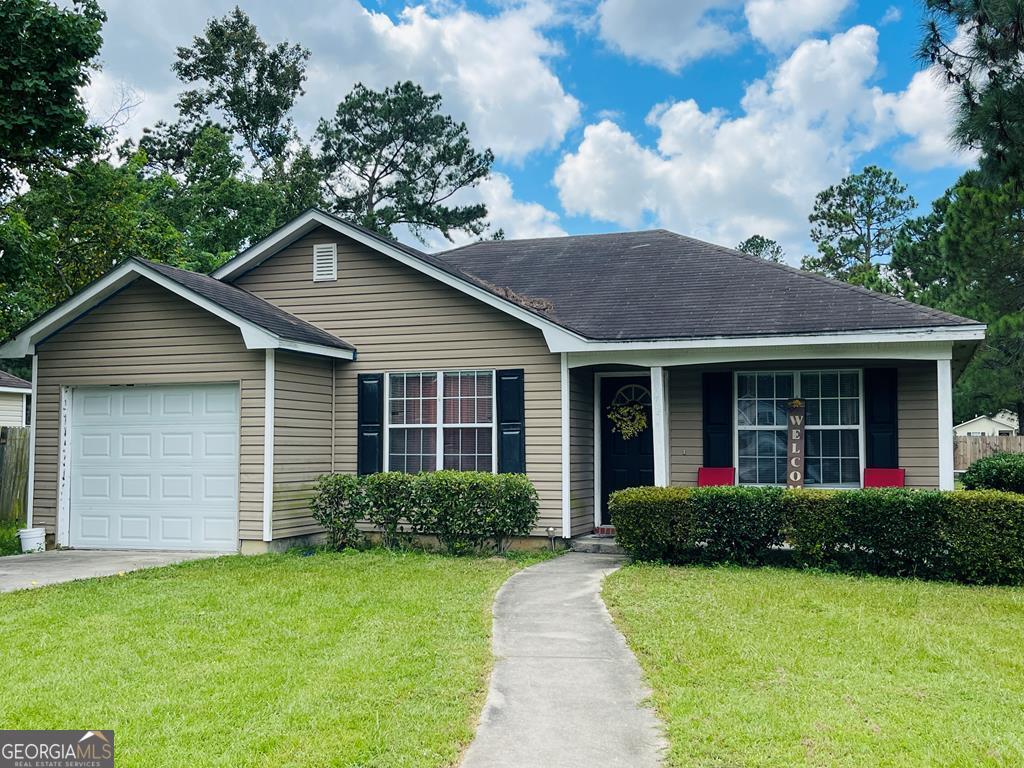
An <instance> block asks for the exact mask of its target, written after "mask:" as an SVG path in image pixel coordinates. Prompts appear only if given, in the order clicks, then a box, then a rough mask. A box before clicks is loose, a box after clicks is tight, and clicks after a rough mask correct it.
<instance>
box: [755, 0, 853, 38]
mask: <svg viewBox="0 0 1024 768" xmlns="http://www.w3.org/2000/svg"><path fill="white" fill-rule="evenodd" d="M849 5H850V0H748V2H747V3H746V5H745V7H744V14H745V15H746V17H747V23H748V24H749V25H750V34H751V35H752V36H753V37H754V39H755V40H758V41H760V42H761V43H764V44H765V45H766V46H767V47H768V48H771V49H772V50H780V49H784V48H788V47H790V46H793V45H795V44H797V43H799V42H800V41H801V40H803V39H804V38H806V37H807V35H809V34H810V33H812V32H818V31H820V30H823V29H830V28H831V27H832V26H833V25H834V24H835V23H836V21H838V20H839V16H840V14H842V12H843V11H844V10H846V8H847V7H848V6H849Z"/></svg>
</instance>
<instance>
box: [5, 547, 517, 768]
mask: <svg viewBox="0 0 1024 768" xmlns="http://www.w3.org/2000/svg"><path fill="white" fill-rule="evenodd" d="M517 567H519V566H518V565H517V564H516V563H515V562H513V561H510V560H507V559H501V558H491V559H483V558H447V557H441V556H435V555H424V554H390V553H387V552H382V551H373V552H367V553H354V552H353V553H340V554H328V553H322V554H316V555H312V556H309V557H303V556H301V555H298V554H287V555H266V556H260V557H226V558H220V559H217V560H206V561H198V562H193V563H187V564H183V565H179V566H171V567H168V568H159V569H153V570H150V571H141V572H137V573H130V574H127V575H125V576H121V577H113V578H106V579H93V580H90V581H84V582H77V583H72V584H65V585H60V586H55V587H46V588H43V589H38V590H30V591H23V592H15V593H11V594H6V595H0V648H2V649H3V652H2V653H0V681H2V683H0V724H2V725H0V727H3V728H113V729H114V731H115V746H116V758H117V764H118V765H119V766H138V767H140V768H141V767H145V768H155V767H156V766H172V765H173V766H232V768H234V767H235V766H327V765H330V766H382V767H383V766H387V768H395V767H397V766H444V765H449V764H452V763H453V762H454V761H456V759H457V758H458V755H459V753H460V750H461V749H462V748H463V747H464V746H465V745H466V744H467V743H468V742H469V740H470V739H471V738H472V734H473V725H474V722H475V718H476V716H477V714H478V712H479V710H480V708H481V707H482V704H483V699H484V695H485V692H486V678H487V674H488V671H489V669H490V665H491V653H490V632H491V602H492V599H493V596H494V593H495V591H496V590H497V589H498V587H499V586H500V585H501V584H502V582H504V581H505V579H507V578H508V576H509V575H510V574H512V573H513V572H514V571H515V570H516V569H517Z"/></svg>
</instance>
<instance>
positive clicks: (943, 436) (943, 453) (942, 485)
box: [935, 358, 953, 491]
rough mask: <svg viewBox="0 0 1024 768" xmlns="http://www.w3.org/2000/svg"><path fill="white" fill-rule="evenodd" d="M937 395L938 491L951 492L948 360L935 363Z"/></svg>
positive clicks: (951, 446) (951, 458)
mask: <svg viewBox="0 0 1024 768" xmlns="http://www.w3.org/2000/svg"><path fill="white" fill-rule="evenodd" d="M935 367H936V373H937V377H938V395H939V398H938V399H939V490H941V491H952V490H953V373H952V368H951V366H950V361H949V359H948V358H947V359H945V360H936V361H935Z"/></svg>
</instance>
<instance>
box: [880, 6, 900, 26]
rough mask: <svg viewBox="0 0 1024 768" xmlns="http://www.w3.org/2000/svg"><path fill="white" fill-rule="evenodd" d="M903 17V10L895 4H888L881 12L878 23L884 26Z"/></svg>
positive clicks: (894, 22)
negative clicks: (883, 11)
mask: <svg viewBox="0 0 1024 768" xmlns="http://www.w3.org/2000/svg"><path fill="white" fill-rule="evenodd" d="M902 18H903V10H902V9H901V8H900V7H899V6H897V5H890V6H889V7H888V8H886V9H885V13H883V14H882V18H881V19H880V20H879V22H878V25H879V26H880V27H884V26H885V25H886V24H896V23H897V22H898V21H900V20H901V19H902Z"/></svg>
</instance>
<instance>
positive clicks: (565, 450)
mask: <svg viewBox="0 0 1024 768" xmlns="http://www.w3.org/2000/svg"><path fill="white" fill-rule="evenodd" d="M561 385H562V386H561V389H562V393H561V394H562V429H561V432H562V538H564V539H570V538H572V498H571V492H572V482H571V481H572V474H571V472H570V469H571V467H570V462H571V460H572V455H571V452H570V450H569V440H570V431H571V426H572V422H571V420H570V419H569V355H568V353H566V352H563V353H562V354H561Z"/></svg>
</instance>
